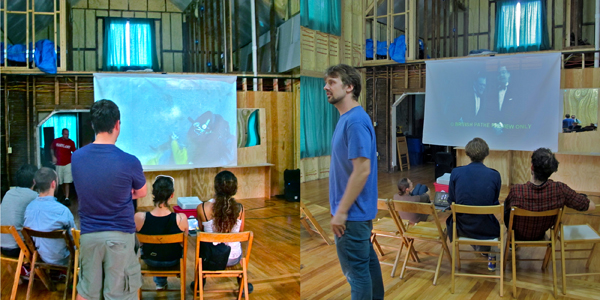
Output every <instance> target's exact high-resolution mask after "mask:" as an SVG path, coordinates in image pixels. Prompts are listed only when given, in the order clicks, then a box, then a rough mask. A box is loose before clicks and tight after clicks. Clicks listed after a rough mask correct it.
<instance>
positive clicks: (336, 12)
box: [300, 0, 342, 36]
mask: <svg viewBox="0 0 600 300" xmlns="http://www.w3.org/2000/svg"><path fill="white" fill-rule="evenodd" d="M300 25H301V26H304V27H308V28H310V29H312V30H318V31H321V32H324V33H329V34H333V35H338V36H339V35H341V34H342V3H341V0H328V1H323V0H300Z"/></svg>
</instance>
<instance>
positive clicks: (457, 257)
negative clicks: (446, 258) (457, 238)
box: [456, 243, 461, 270]
mask: <svg viewBox="0 0 600 300" xmlns="http://www.w3.org/2000/svg"><path fill="white" fill-rule="evenodd" d="M456 268H457V269H459V270H460V268H461V265H460V244H459V243H456Z"/></svg>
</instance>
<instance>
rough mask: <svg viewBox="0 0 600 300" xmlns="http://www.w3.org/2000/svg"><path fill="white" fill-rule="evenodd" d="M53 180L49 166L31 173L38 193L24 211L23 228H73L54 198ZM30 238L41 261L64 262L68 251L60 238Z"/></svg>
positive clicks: (53, 176) (69, 217)
mask: <svg viewBox="0 0 600 300" xmlns="http://www.w3.org/2000/svg"><path fill="white" fill-rule="evenodd" d="M57 180H58V176H57V174H56V172H55V171H54V170H52V169H50V168H45V167H44V168H41V169H39V170H38V171H37V172H36V173H35V177H34V181H35V187H36V189H37V190H38V192H39V193H40V194H39V196H38V197H37V198H36V199H35V200H33V201H31V203H29V205H28V206H27V209H26V210H25V223H24V224H23V226H24V227H29V228H31V229H33V230H36V231H43V232H50V231H54V230H60V229H70V228H75V221H74V219H73V214H72V213H71V211H70V210H69V208H67V207H66V206H64V205H63V204H60V203H59V202H58V201H56V197H54V190H56V185H57V184H56V183H57ZM34 241H35V246H36V248H37V249H38V252H39V253H40V257H41V258H42V260H43V261H44V262H46V263H49V264H57V265H67V264H68V262H69V254H70V252H69V250H68V249H67V245H66V243H65V241H64V240H62V239H44V238H34Z"/></svg>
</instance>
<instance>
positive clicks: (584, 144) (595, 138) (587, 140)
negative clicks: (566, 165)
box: [558, 131, 600, 154]
mask: <svg viewBox="0 0 600 300" xmlns="http://www.w3.org/2000/svg"><path fill="white" fill-rule="evenodd" d="M558 151H559V152H579V153H582V152H589V153H592V154H598V153H600V132H598V131H589V132H570V133H559V134H558Z"/></svg>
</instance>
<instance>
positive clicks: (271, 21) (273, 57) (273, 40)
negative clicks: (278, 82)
mask: <svg viewBox="0 0 600 300" xmlns="http://www.w3.org/2000/svg"><path fill="white" fill-rule="evenodd" d="M269 26H270V27H269V28H270V29H269V32H270V33H271V41H270V45H271V73H277V53H276V52H275V51H276V47H275V46H276V44H277V28H276V27H275V0H271V15H270V18H269Z"/></svg>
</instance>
